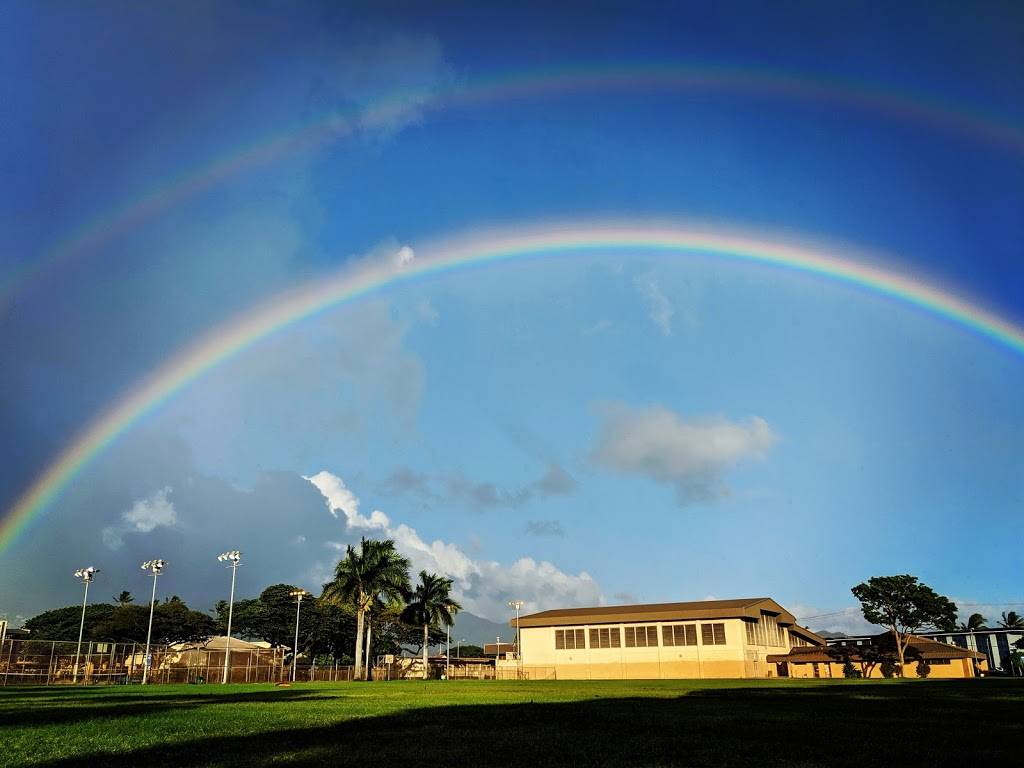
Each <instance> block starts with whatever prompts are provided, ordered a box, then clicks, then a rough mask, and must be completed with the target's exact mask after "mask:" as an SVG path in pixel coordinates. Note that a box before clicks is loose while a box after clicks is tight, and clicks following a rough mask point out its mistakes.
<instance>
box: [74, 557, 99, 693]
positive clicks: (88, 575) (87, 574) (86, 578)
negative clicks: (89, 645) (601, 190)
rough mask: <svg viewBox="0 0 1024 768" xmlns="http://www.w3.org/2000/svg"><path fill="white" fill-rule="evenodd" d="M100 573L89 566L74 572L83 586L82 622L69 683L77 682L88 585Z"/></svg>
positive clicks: (87, 600) (79, 627)
mask: <svg viewBox="0 0 1024 768" xmlns="http://www.w3.org/2000/svg"><path fill="white" fill-rule="evenodd" d="M99 572H100V569H99V568H96V567H95V566H92V565H90V566H89V567H88V568H79V569H78V570H77V571H75V578H76V579H81V580H82V583H83V584H85V597H83V598H82V620H81V622H79V624H78V647H77V648H75V672H74V675H73V676H72V678H71V682H73V683H77V682H78V658H79V656H81V654H82V631H83V630H84V629H85V605H86V603H88V602H89V585H90V584H91V583H92V579H93V577H94V576H95V575H96V574H97V573H99Z"/></svg>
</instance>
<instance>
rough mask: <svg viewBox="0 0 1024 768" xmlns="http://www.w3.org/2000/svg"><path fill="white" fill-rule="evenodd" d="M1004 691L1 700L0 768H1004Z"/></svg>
mask: <svg viewBox="0 0 1024 768" xmlns="http://www.w3.org/2000/svg"><path fill="white" fill-rule="evenodd" d="M1022 705H1024V684H1022V683H1021V682H1020V681H1016V680H996V679H988V680H966V681H948V682H947V681H938V680H934V681H932V680H928V681H920V680H908V681H848V682H847V681H837V680H832V681H796V680H777V681H767V680H766V681H697V680H673V681H669V680H664V681H592V682H571V681H558V682H480V681H466V682H455V681H452V682H441V681H430V682H419V681H415V682H414V681H406V682H390V683H384V682H382V683H335V684H331V683H316V684H300V685H297V686H295V687H292V688H274V687H272V686H268V685H247V686H225V687H222V686H217V685H206V686H153V687H149V688H145V689H142V688H138V687H132V688H124V687H121V688H78V689H70V688H5V689H0V765H3V766H14V765H18V766H21V765H34V766H73V765H89V766H91V767H92V768H106V766H112V767H113V768H129V767H132V768H135V767H136V766H160V767H162V766H168V765H213V766H226V765H240V766H242V765H244V766H263V765H278V764H283V765H296V766H297V765H332V766H333V765H360V766H369V765H388V766H394V767H401V768H407V767H408V766H419V765H429V766H438V767H439V766H502V768H507V766H514V765H527V766H531V768H541V766H549V765H566V766H568V765H578V766H587V765H622V766H627V765H628V766H633V765H645V766H656V765H730V766H731V765H736V766H744V768H751V767H752V766H769V765H770V766H777V765H800V766H808V765H836V766H857V767H858V768H863V766H890V765H897V764H899V765H901V766H910V765H928V766H939V765H945V764H952V763H959V764H961V765H962V764H979V763H981V762H982V761H1003V764H1011V763H1013V762H1016V759H1015V758H1016V757H1017V756H1018V752H1019V751H1020V749H1021V748H1022V747H1024V706H1022Z"/></svg>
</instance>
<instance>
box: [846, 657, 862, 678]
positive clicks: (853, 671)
mask: <svg viewBox="0 0 1024 768" xmlns="http://www.w3.org/2000/svg"><path fill="white" fill-rule="evenodd" d="M843 677H849V678H857V677H860V670H859V669H857V668H856V667H854V666H853V662H852V661H849V660H847V661H846V663H845V664H843Z"/></svg>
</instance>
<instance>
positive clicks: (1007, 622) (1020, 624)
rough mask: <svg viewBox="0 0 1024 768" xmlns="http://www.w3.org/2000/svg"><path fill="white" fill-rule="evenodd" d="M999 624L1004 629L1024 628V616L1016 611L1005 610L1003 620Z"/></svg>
mask: <svg viewBox="0 0 1024 768" xmlns="http://www.w3.org/2000/svg"><path fill="white" fill-rule="evenodd" d="M999 626H1000V627H1002V628H1003V629H1024V616H1021V615H1020V614H1018V613H1017V612H1016V611H1009V612H1007V611H1003V616H1002V621H1000V622H999Z"/></svg>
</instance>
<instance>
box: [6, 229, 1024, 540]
mask: <svg viewBox="0 0 1024 768" xmlns="http://www.w3.org/2000/svg"><path fill="white" fill-rule="evenodd" d="M616 251H628V252H629V253H634V254H635V253H637V252H643V253H645V254H648V255H659V256H664V257H685V256H687V255H691V256H692V255H695V254H699V255H703V256H712V257H719V258H724V259H729V260H733V261H737V262H740V263H748V264H761V265H767V266H775V267H780V268H784V269H788V270H794V271H797V272H802V273H807V274H811V275H817V276H820V277H823V278H827V279H831V280H835V281H839V282H842V283H846V284H849V285H853V286H858V287H861V288H864V289H867V290H870V291H872V292H874V293H876V294H880V295H883V296H888V297H891V298H893V299H896V300H898V301H901V302H903V303H905V304H908V305H911V306H914V307H918V308H920V309H923V310H926V311H927V312H930V313H932V314H934V315H936V316H939V317H942V318H945V319H947V320H949V321H951V322H953V323H955V324H957V325H960V326H962V327H964V328H966V329H969V330H971V331H973V332H975V333H977V334H980V335H981V336H984V337H987V338H989V339H991V340H992V341H994V342H997V343H999V344H1001V345H1003V346H1005V347H1007V348H1008V349H1010V350H1013V351H1014V352H1017V353H1019V354H1024V329H1022V328H1020V327H1018V326H1017V325H1014V324H1013V323H1011V322H1009V321H1007V320H1005V319H1003V318H1001V317H999V316H997V315H996V314H994V313H992V312H990V311H988V310H986V309H984V308H982V307H979V306H977V305H975V304H972V303H969V302H967V301H965V300H964V299H962V298H959V297H957V296H955V295H953V294H951V293H948V292H946V291H944V290H942V289H940V288H939V287H938V286H936V285H933V284H929V283H927V282H925V281H922V280H920V279H918V278H915V277H914V276H911V275H907V274H901V273H898V272H895V271H892V270H889V269H885V268H883V267H881V266H878V265H876V264H874V263H871V262H869V261H867V260H865V259H864V257H863V256H860V257H859V260H858V257H850V256H849V255H847V256H842V257H840V256H837V255H834V252H832V251H826V250H822V249H820V248H816V247H810V246H803V245H793V244H789V243H785V242H780V241H771V240H764V239H759V238H754V237H748V236H737V235H734V234H729V233H723V232H716V231H711V230H705V229H691V228H687V227H684V226H673V225H669V224H662V223H643V222H625V223H605V224H588V223H584V224H564V225H547V226H541V227H537V228H534V229H528V230H514V231H513V230H488V231H485V232H477V233H470V234H467V235H465V236H461V237H457V238H453V239H449V240H445V241H443V242H438V243H436V244H432V245H427V246H425V247H423V248H420V249H419V251H418V252H417V255H416V256H415V258H413V259H411V260H403V259H399V258H397V256H396V257H395V258H392V259H390V260H388V259H376V260H374V261H361V262H357V263H354V264H352V265H351V266H348V267H346V268H344V269H343V270H341V271H339V272H338V273H336V274H335V275H334V276H333V277H332V278H331V279H329V280H326V281H324V280H321V281H317V282H316V283H314V284H310V285H308V286H305V287H302V288H298V289H295V290H291V291H287V292H284V293H282V294H280V295H278V296H275V297H273V298H272V299H271V300H270V301H268V302H265V303H263V304H261V305H259V306H257V307H255V308H253V309H252V310H250V311H248V312H245V313H243V314H242V315H240V316H238V317H236V318H235V319H233V320H231V321H229V322H227V323H225V324H223V325H221V326H218V327H216V328H214V329H213V330H212V331H210V332H208V333H207V334H206V335H204V336H203V337H201V338H200V339H198V340H197V341H196V342H194V343H193V344H190V345H188V346H186V347H185V348H183V349H182V350H181V351H180V353H178V354H177V355H175V356H174V357H173V358H171V359H169V360H168V361H167V362H165V363H164V364H162V365H161V366H159V367H158V368H156V369H155V370H154V371H152V373H151V374H150V375H149V376H147V377H146V378H145V379H144V380H143V381H142V382H141V383H140V384H139V385H138V386H137V387H136V388H134V389H133V390H131V391H129V392H128V393H127V394H126V395H125V396H124V397H122V398H120V399H119V400H117V401H116V402H115V403H113V404H112V405H111V406H110V407H109V409H107V410H106V412H104V413H103V414H102V415H100V416H99V417H98V418H97V419H95V420H94V421H93V422H92V423H91V424H89V425H88V426H87V427H86V428H85V429H84V431H82V432H81V433H80V434H79V435H78V436H77V437H75V439H74V440H72V441H71V443H70V444H69V445H68V447H67V448H65V449H64V450H63V451H62V452H61V453H60V454H59V455H58V456H57V458H56V459H55V460H54V461H53V462H52V463H51V464H50V465H49V466H48V467H47V468H46V470H45V471H44V472H43V473H42V474H41V475H39V476H38V478H37V479H36V480H35V482H33V483H32V485H31V486H30V487H29V488H27V489H26V490H25V492H24V493H23V494H22V496H21V497H20V498H19V499H18V500H17V501H16V502H15V504H14V506H13V507H11V509H10V510H8V512H7V514H6V515H5V516H4V518H3V520H2V521H0V554H2V553H3V552H4V551H5V550H6V549H7V548H8V547H9V546H10V544H11V543H12V542H13V541H14V540H15V539H16V538H17V536H18V534H19V532H20V531H22V530H24V528H25V527H26V525H28V524H29V523H30V522H31V521H32V520H33V519H34V518H36V517H37V516H39V515H40V514H41V513H42V512H44V511H45V510H46V509H47V508H48V507H49V506H50V505H51V504H52V503H53V502H54V500H55V499H56V498H57V496H58V494H60V492H61V491H62V490H63V489H64V488H66V487H67V486H68V484H69V483H71V482H72V480H74V478H75V477H76V476H77V475H78V474H79V472H81V471H82V469H83V468H84V467H86V466H87V465H88V464H89V462H90V461H92V460H93V459H94V458H95V457H96V456H97V455H98V454H100V453H101V452H102V451H103V449H104V448H106V447H107V446H108V445H110V443H111V442H113V441H114V440H116V439H117V437H118V436H119V435H121V434H123V433H124V432H125V431H126V430H128V429H130V428H131V427H132V425H134V424H135V423H136V422H138V421H139V419H141V418H142V417H143V416H145V415H146V414H148V413H150V412H152V411H153V410H154V409H156V408H157V407H159V406H160V405H161V404H162V403H163V402H165V401H166V400H167V399H168V398H170V397H171V396H173V395H174V394H175V393H176V392H178V391H180V390H181V389H182V388H184V387H186V386H188V385H189V384H190V383H191V382H193V381H195V380H196V379H198V378H199V377H201V376H202V375H203V374H204V373H206V372H207V371H209V370H210V369H212V368H214V367H215V366H217V365H219V364H221V363H223V362H224V361H226V360H228V359H230V358H231V357H233V356H234V355H236V354H238V353H239V352H241V351H242V350H245V349H246V348H248V347H251V346H252V345H253V344H256V343H257V342H258V341H260V340H261V339H263V338H265V337H267V336H269V335H271V334H273V333H275V332H278V331H281V330H282V329H285V328H287V327H289V326H291V325H292V324H294V323H296V322H298V321H300V320H303V319H304V318H308V317H311V316H313V315H315V314H317V313H319V312H323V311H324V310H327V309H330V308H332V307H335V306H338V305H340V304H343V303H345V302H350V301H353V300H356V299H358V298H360V297H362V296H365V295H367V294H368V293H371V292H373V291H376V290H378V289H381V288H383V287H385V286H388V285H391V284H394V283H398V282H401V281H407V280H412V279H415V278H418V277H423V276H426V275H431V274H437V273H443V272H445V271H448V270H453V269H456V268H460V267H467V266H470V265H484V264H488V263H493V262H500V261H505V260H511V259H517V258H528V257H536V256H550V255H557V254H570V253H578V252H595V253H598V252H616Z"/></svg>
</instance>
